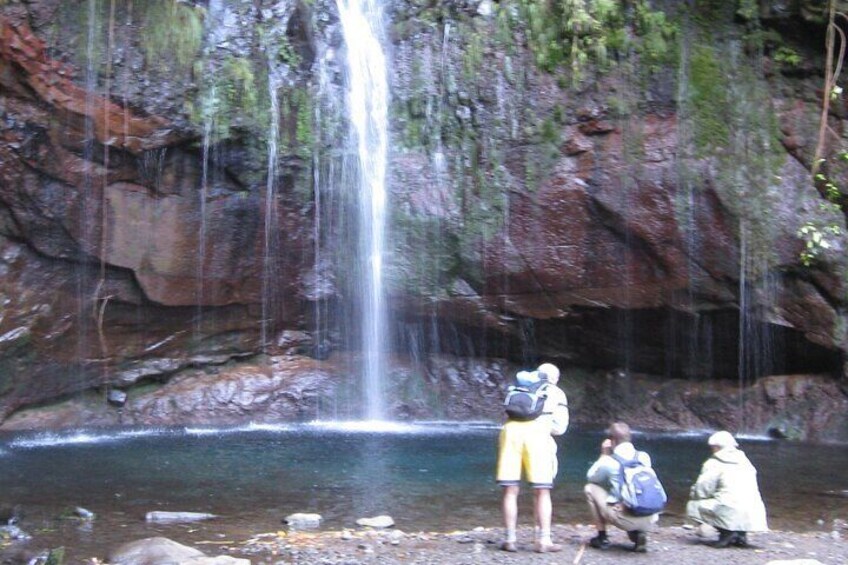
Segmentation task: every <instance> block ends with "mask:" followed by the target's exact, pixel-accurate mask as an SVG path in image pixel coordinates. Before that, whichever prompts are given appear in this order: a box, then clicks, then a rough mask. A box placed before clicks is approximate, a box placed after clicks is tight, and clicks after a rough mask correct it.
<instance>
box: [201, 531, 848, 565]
mask: <svg viewBox="0 0 848 565" xmlns="http://www.w3.org/2000/svg"><path fill="white" fill-rule="evenodd" d="M847 533H848V532H844V531H835V532H811V533H793V532H778V531H772V532H767V533H760V534H749V541H750V543H751V547H749V548H746V549H742V548H727V549H717V548H714V547H711V546H710V545H709V542H710V541H711V540H712V538H710V540H704V539H701V538H699V537H698V535H697V534H696V532H695V531H694V530H693V529H691V528H688V527H684V526H663V527H661V528H659V529H658V530H657V531H655V532H653V533H652V534H651V535H650V536H649V541H648V553H645V554H637V553H633V552H632V551H631V548H632V544H631V543H630V542H629V541H628V540H627V535H626V533H625V532H621V531H617V530H616V531H612V532H611V533H610V534H611V541H612V542H613V546H612V547H611V548H610V549H608V550H605V551H600V550H597V549H593V548H591V547H589V546H588V545H587V542H588V540H589V538H591V537H592V536H593V535H594V528H593V527H591V526H588V525H557V526H555V527H554V531H553V537H554V541H556V542H558V543H561V544H562V545H563V546H564V548H563V551H562V552H560V553H557V554H538V553H535V552H534V551H533V545H532V541H533V532H532V530H531V529H522V530H521V531H520V532H519V552H518V553H506V552H504V551H501V550H499V549H498V543H499V541H500V535H501V530H499V529H484V528H477V529H475V530H472V531H467V532H464V531H457V532H449V533H423V532H419V533H409V532H401V531H399V530H383V531H343V532H313V533H309V532H301V533H290V534H284V533H283V532H279V533H268V534H261V535H259V536H257V537H255V538H253V539H252V540H249V541H247V542H246V543H243V544H238V545H235V544H234V545H233V546H230V547H219V548H217V550H210V548H205V549H203V548H201V549H202V550H204V551H206V552H207V554H208V555H230V556H233V557H242V558H247V559H250V560H251V562H252V563H253V564H255V565H258V564H269V565H271V564H274V565H276V564H283V563H286V564H288V563H302V564H316V565H358V564H393V563H397V564H421V565H423V564H446V565H460V564H469V565H470V564H500V563H504V564H510V563H516V564H518V563H521V564H528V563H530V564H533V563H538V564H542V563H551V564H553V563H556V564H584V565H589V564H595V563H597V564H613V563H615V564H619V563H629V562H632V563H645V564H647V563H658V564H669V565H671V564H674V565H682V564H688V563H713V564H716V565H719V564H725V563H727V564H743V563H745V564H747V563H751V564H754V563H757V564H765V563H769V562H772V563H774V562H777V563H782V562H786V561H797V560H806V561H805V562H802V563H804V564H805V565H807V564H810V565H812V564H813V563H816V562H818V563H823V564H827V565H830V564H848V541H846V537H848V536H846V534H847ZM799 565H800V564H799Z"/></svg>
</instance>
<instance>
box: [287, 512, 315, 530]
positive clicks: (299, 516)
mask: <svg viewBox="0 0 848 565" xmlns="http://www.w3.org/2000/svg"><path fill="white" fill-rule="evenodd" d="M321 520H323V518H322V516H321V515H320V514H308V513H305V512H297V513H295V514H289V515H288V516H286V517H285V518H283V521H284V522H285V523H286V524H288V525H289V526H291V527H292V528H295V529H308V528H317V527H318V526H320V525H321Z"/></svg>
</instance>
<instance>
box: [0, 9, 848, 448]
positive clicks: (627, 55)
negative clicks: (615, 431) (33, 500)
mask: <svg viewBox="0 0 848 565" xmlns="http://www.w3.org/2000/svg"><path fill="white" fill-rule="evenodd" d="M590 4H591V3H590ZM676 4H677V3H670V4H669V6H668V7H666V8H667V9H668V11H667V12H662V10H663V9H664V6H663V4H662V3H659V2H655V3H652V4H648V3H645V2H636V3H633V6H630V7H629V8H628V9H626V10H623V11H622V12H621V13H620V14H619V16H618V17H617V18H616V19H612V20H609V21H603V22H601V24H602V25H600V27H599V28H592V29H593V30H594V31H591V32H590V31H587V32H586V33H585V34H577V35H575V36H569V35H568V34H562V33H561V32H560V33H561V35H560V36H558V41H559V42H560V43H561V44H562V45H564V46H566V47H568V48H569V49H570V50H569V51H567V52H568V53H571V54H582V55H581V56H580V57H576V56H575V57H574V58H569V57H567V56H565V55H564V54H563V53H562V52H559V51H554V50H550V49H548V48H547V47H545V45H547V44H546V43H543V42H540V40H539V38H540V37H543V36H544V34H543V33H542V32H544V31H545V29H543V28H540V27H539V26H540V25H541V24H540V22H539V20H538V14H537V15H536V16H534V12H533V9H534V6H536V5H535V4H534V2H532V1H531V0H525V1H521V2H514V3H501V4H495V3H492V2H490V1H489V0H483V1H482V2H464V1H457V2H440V3H437V2H394V3H391V4H389V5H387V9H386V12H387V16H388V21H389V22H390V23H389V27H388V29H387V36H388V40H389V46H388V55H389V59H390V65H389V74H390V79H391V82H392V102H391V108H390V113H391V129H392V134H391V137H392V141H393V148H392V151H391V155H390V162H389V187H390V192H391V195H390V206H391V218H390V226H389V231H390V238H389V239H390V241H391V249H390V253H389V255H388V257H387V261H386V263H387V265H386V277H385V278H386V280H387V281H388V286H389V288H388V295H389V301H390V317H391V319H392V321H393V324H392V335H393V336H394V339H393V349H394V352H395V353H394V355H393V362H392V364H391V365H392V367H393V369H392V375H390V379H389V380H390V381H391V382H392V383H393V384H392V386H391V388H392V392H391V393H390V394H389V395H388V396H389V399H390V400H391V403H392V406H391V407H390V410H389V412H390V413H391V414H392V415H393V416H394V417H401V418H403V417H408V418H466V419H467V418H497V417H499V415H500V411H499V408H498V403H499V390H500V387H501V386H502V385H503V383H504V381H505V379H507V378H508V375H509V374H510V373H511V372H512V371H514V370H515V369H516V368H517V367H518V366H521V365H524V364H527V363H530V362H533V361H535V360H536V359H539V358H544V359H549V360H553V361H555V362H557V363H558V364H559V365H560V366H562V367H564V368H566V369H568V372H567V378H566V379H565V383H566V388H567V390H570V391H571V392H572V393H573V395H574V397H575V398H579V399H580V400H579V401H578V402H577V404H576V405H574V406H576V407H577V408H576V412H575V420H576V421H578V422H583V423H603V422H604V421H605V420H606V419H608V418H611V417H629V418H631V419H633V420H634V421H636V422H637V423H640V424H641V425H643V426H652V427H665V428H687V427H730V428H733V429H748V430H749V431H754V432H765V431H767V430H769V429H772V430H775V433H781V434H784V435H791V436H793V437H817V438H830V439H834V438H842V439H845V438H846V437H848V432H847V431H846V430H848V425H846V422H845V421H844V418H843V419H840V418H838V417H836V416H833V417H830V416H829V417H827V418H823V417H822V416H821V415H820V414H818V415H816V413H815V411H811V410H809V409H808V408H809V406H812V405H820V406H822V407H823V408H826V411H827V412H828V413H829V414H845V413H846V411H845V407H846V404H848V399H846V396H845V388H846V385H845V378H846V377H845V374H844V371H845V369H844V366H843V363H844V355H845V351H846V349H848V341H846V339H847V338H846V332H845V327H846V326H845V322H846V318H845V283H844V277H845V273H846V264H845V242H844V239H843V236H841V235H835V234H832V233H830V232H827V231H825V230H826V229H827V227H829V226H831V225H839V226H842V227H843V228H844V225H845V218H844V215H842V214H841V213H839V212H838V210H835V209H833V208H830V209H827V210H821V209H820V205H821V204H822V203H823V202H825V200H824V199H823V198H822V196H821V194H819V192H817V190H816V186H817V185H816V184H815V183H813V182H812V180H811V173H810V169H811V166H812V161H813V159H814V153H815V146H816V143H817V135H818V114H819V112H820V105H821V102H822V92H821V83H822V77H821V75H822V56H823V48H822V44H823V43H822V42H823V34H822V27H821V11H820V10H819V11H818V12H816V10H815V9H814V8H815V6H812V5H809V6H808V5H807V4H804V7H803V10H801V8H798V7H797V6H795V5H794V4H793V5H792V6H788V5H787V6H783V5H782V4H781V3H779V2H761V3H760V4H759V5H758V6H757V8H758V10H757V11H756V13H751V12H750V11H745V10H744V9H743V8H745V6H747V4H750V3H746V2H742V3H740V5H739V6H736V5H733V4H734V3H715V2H707V1H703V2H701V1H696V2H694V3H690V4H691V6H690V9H689V10H679V9H678V10H673V9H672V7H673V5H676ZM719 4H722V5H719ZM537 8H538V6H537ZM817 14H818V15H817ZM590 15H593V14H590ZM545 16H546V17H547V19H549V20H550V19H553V20H556V18H562V19H563V20H562V21H565V18H566V16H567V14H563V13H562V12H553V13H550V14H546V15H545ZM534 18H536V19H534ZM556 21H559V20H556ZM60 22H61V25H60ZM802 26H807V27H802ZM587 29H588V28H587ZM598 30H600V31H598ZM540 34H541V35H540ZM820 35H821V37H820V38H819V36H820ZM810 37H815V38H816V40H815V41H814V42H813V41H810V40H809V38H810ZM600 47H603V49H601V48H600ZM343 55H344V45H343V42H342V39H341V34H340V30H339V22H338V15H337V12H336V8H335V5H334V4H333V3H330V2H322V1H316V2H314V3H298V2H290V1H271V0H261V1H257V2H252V3H245V2H237V1H213V2H208V3H205V2H195V3H190V2H180V3H177V2H171V1H170V0H156V1H153V2H148V3H129V2H117V1H116V2H107V1H104V0H90V1H89V2H87V3H84V6H83V5H80V4H79V3H69V2H61V1H59V0H53V1H49V0H39V1H32V2H26V3H23V2H15V1H11V2H6V3H4V4H3V5H2V6H0V84H2V90H0V112H2V122H1V123H0V249H2V254H0V268H2V270H3V278H2V280H0V295H2V298H3V307H2V308H3V309H2V314H0V421H2V420H4V419H5V420H7V421H6V427H23V426H34V425H39V426H44V425H80V424H81V423H86V422H87V423H89V424H93V423H98V424H119V423H123V424H127V423H132V424H139V423H160V424H161V423H166V424H167V423H181V422H188V421H203V422H218V423H235V422H240V421H245V420H262V421H271V420H280V419H303V418H312V417H315V416H324V417H326V416H328V415H329V416H331V417H346V416H350V415H356V414H357V413H358V412H357V408H356V405H357V404H358V402H359V396H358V395H359V393H358V392H357V389H358V387H357V385H356V382H355V380H356V379H355V378H353V375H355V373H356V369H355V368H356V367H357V366H358V365H359V360H358V358H357V354H356V351H355V350H356V346H355V344H356V343H357V339H356V337H355V336H356V334H357V332H358V327H359V324H358V317H359V316H360V314H359V313H358V312H357V311H356V310H357V309H356V307H355V306H352V304H354V303H355V301H354V300H353V296H354V295H355V294H356V292H357V286H356V284H355V280H356V272H357V269H358V267H357V265H356V263H355V258H354V257H351V249H350V243H349V242H350V240H351V238H352V237H354V236H355V234H356V232H357V229H358V226H356V225H353V224H355V222H354V221H352V220H351V217H352V215H351V213H350V206H351V201H353V200H355V195H352V194H351V193H350V192H348V191H347V190H346V189H347V187H348V185H349V184H350V181H349V178H350V176H349V174H348V173H347V172H346V171H347V169H348V166H347V161H346V159H345V156H344V155H343V150H342V149H343V143H342V141H341V140H343V139H345V138H346V135H347V133H346V132H347V127H348V125H347V120H346V118H345V115H344V95H343V92H344V81H345V76H344V69H343V59H344V56H343ZM584 57H585V58H584ZM272 98H273V102H275V103H273V104H272ZM843 116H844V108H843V105H842V104H841V102H840V101H838V100H836V101H834V103H833V104H832V106H831V115H830V116H829V122H828V123H829V127H830V132H831V134H830V135H829V136H828V137H827V138H826V141H827V147H826V151H825V154H826V156H827V158H828V162H827V167H826V169H825V172H826V173H827V175H828V178H830V179H833V181H834V183H835V185H836V186H837V190H839V188H838V186H839V185H840V182H839V179H841V178H842V174H843V173H842V171H841V170H840V165H839V164H838V162H837V160H836V159H831V158H830V157H831V156H835V155H837V154H838V153H839V152H840V151H841V150H842V149H843V148H842V147H841V143H842V142H841V137H842V136H841V132H842V131H843V128H844V123H843V119H842V118H843ZM272 122H273V123H275V124H276V125H277V126H278V127H277V129H275V130H272V128H270V127H269V124H271V123H272ZM272 141H273V143H272ZM271 147H273V148H276V149H277V151H276V152H274V151H273V150H269V148H271ZM269 155H271V157H270V158H271V159H272V160H273V165H274V166H273V167H271V166H269ZM269 174H270V175H271V176H270V177H269ZM842 186H844V185H842ZM839 198H843V199H844V195H842V196H840V197H839ZM837 200H838V199H837ZM805 224H809V225H810V226H813V227H814V228H815V229H816V230H818V231H820V232H821V233H825V234H826V241H827V243H828V244H829V245H830V247H829V248H827V249H825V248H818V247H817V248H816V251H817V255H816V257H815V260H814V261H813V262H812V264H811V265H809V266H804V265H802V264H801V261H800V260H799V256H800V253H801V252H802V251H803V250H804V245H805V242H804V240H803V238H799V236H798V233H797V232H798V230H799V228H801V227H802V226H804V225H805ZM786 375H794V376H791V377H788V376H786ZM802 375H803V376H802ZM764 377H767V378H764ZM801 382H803V383H804V384H803V385H801V384H797V383H801ZM616 383H618V384H616ZM622 383H627V384H626V386H624V385H623V384H622ZM792 383H795V384H792ZM740 389H741V390H742V391H743V392H742V393H739V390H740ZM778 389H780V390H778ZM781 391H782V392H781ZM81 393H84V394H81ZM124 393H126V395H125V394H124ZM740 394H742V395H743V397H740ZM644 395H647V396H644ZM740 398H741V399H742V400H744V402H743V403H740ZM816 398H818V399H819V401H817V400H815V399H816ZM107 399H111V401H112V404H109V403H108V402H107ZM825 399H826V402H825ZM58 400H67V402H65V403H64V404H61V405H59V406H58V407H54V408H45V407H43V406H42V407H41V408H38V409H36V410H27V408H28V407H32V406H35V405H45V403H46V404H48V405H50V404H52V403H54V402H56V401H58ZM743 404H744V405H746V406H747V407H748V408H746V409H744V411H743V412H742V413H740V408H739V406H740V405H743ZM805 407H806V408H805ZM745 413H747V414H748V415H749V416H750V417H748V418H747V419H746V418H744V417H743V415H744V414H745ZM799 415H803V416H799Z"/></svg>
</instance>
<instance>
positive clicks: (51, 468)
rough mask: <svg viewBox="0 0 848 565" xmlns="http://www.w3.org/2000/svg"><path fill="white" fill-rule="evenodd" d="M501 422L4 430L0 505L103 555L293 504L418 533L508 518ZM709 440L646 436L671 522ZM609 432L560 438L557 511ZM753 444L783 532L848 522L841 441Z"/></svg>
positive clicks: (577, 493)
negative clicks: (373, 428)
mask: <svg viewBox="0 0 848 565" xmlns="http://www.w3.org/2000/svg"><path fill="white" fill-rule="evenodd" d="M497 431H498V430H497V428H495V427H492V426H488V425H463V424H456V425H451V424H443V425H427V426H413V427H401V428H397V429H392V430H388V431H383V432H381V433H372V432H367V431H361V430H346V429H343V428H340V427H324V426H302V427H292V428H277V429H247V430H229V431H214V430H159V431H149V430H147V431H138V432H112V433H109V432H102V431H101V432H91V433H80V432H76V433H73V434H68V435H16V436H10V435H3V436H0V507H3V506H7V507H8V506H12V505H19V506H20V507H21V508H22V510H23V519H22V521H21V523H20V524H19V525H20V526H21V527H22V528H23V529H24V530H25V531H28V532H29V533H31V534H33V535H34V538H35V539H34V540H32V541H31V542H29V545H30V546H32V547H41V546H42V545H43V546H57V545H65V546H67V547H69V548H74V550H73V551H74V552H75V553H77V554H78V555H87V556H100V557H101V558H102V557H104V556H105V555H106V554H107V552H108V549H109V548H111V547H114V546H116V545H118V544H120V543H121V542H123V541H128V540H131V539H136V538H140V537H148V536H151V535H165V536H167V537H171V538H172V539H176V540H178V541H184V542H196V541H198V540H221V539H233V540H242V541H243V540H244V539H247V538H248V537H250V536H252V535H253V534H256V533H260V532H273V531H277V530H280V529H284V525H283V524H282V523H281V519H282V518H283V517H284V516H286V515H288V514H290V513H294V512H317V513H319V514H321V515H323V517H324V524H323V528H326V529H339V528H343V527H355V524H354V522H355V520H356V519H357V518H360V517H363V516H374V515H378V514H389V515H391V516H392V517H393V518H394V519H395V522H396V523H397V527H398V528H400V529H402V530H404V531H407V532H414V531H420V530H425V531H426V530H454V529H470V528H473V527H475V526H499V525H500V509H499V495H500V493H499V489H498V487H497V486H496V485H495V484H494V481H493V472H494V461H495V456H496V438H497ZM705 438H706V435H703V436H702V435H693V436H686V437H680V436H669V435H641V436H639V437H638V438H637V439H636V444H637V447H639V448H641V449H644V450H646V451H648V452H650V453H651V455H652V457H653V459H654V466H655V468H656V469H657V470H658V473H659V475H660V477H661V478H662V480H663V483H664V484H665V486H666V489H667V490H668V492H669V495H670V498H671V501H670V506H669V508H668V510H669V514H668V515H666V516H664V517H663V521H662V522H661V524H662V523H665V524H677V523H680V522H681V521H682V518H681V516H682V513H683V509H684V506H685V502H686V494H687V492H688V489H689V486H690V485H691V484H692V482H693V481H694V480H695V478H696V477H697V474H698V470H699V468H700V465H701V463H702V462H703V460H704V459H705V458H706V457H707V455H708V450H707V447H706V439H705ZM601 439H602V437H601V435H600V433H594V432H579V431H574V430H572V431H569V432H568V433H567V434H566V436H564V437H563V438H561V439H560V442H559V443H560V451H559V453H560V473H559V477H558V482H557V485H556V488H555V490H554V513H555V521H557V522H568V523H578V522H582V523H585V522H587V521H588V514H587V511H586V508H585V503H584V500H583V496H582V485H583V478H584V476H585V472H586V469H587V468H588V466H589V465H590V464H591V462H592V461H593V460H594V459H595V457H596V455H597V446H598V445H599V443H600V441H601ZM742 444H743V449H745V451H746V452H747V453H748V455H749V457H750V458H751V460H752V461H753V462H754V464H755V465H756V466H757V467H758V469H759V471H760V488H761V490H762V492H763V496H764V498H765V501H766V506H767V508H768V511H769V521H770V525H771V527H772V528H774V529H792V530H814V529H820V528H824V527H827V526H829V525H830V524H831V522H832V520H833V519H834V518H842V519H845V518H848V499H846V498H841V497H835V496H827V495H825V494H823V493H825V492H827V491H845V490H846V489H848V472H846V469H848V449H846V448H845V447H844V446H833V445H811V444H790V443H781V442H770V441H762V440H752V441H743V442H742ZM525 490H527V489H525ZM525 495H529V492H525ZM530 501H531V499H530V496H523V497H522V521H526V522H528V523H529V522H530V520H531V518H530V517H531V516H532V513H531V509H530ZM74 506H82V507H85V508H87V509H89V510H91V511H93V512H95V513H96V514H97V519H96V520H95V521H94V522H93V523H92V524H88V525H83V526H81V525H80V524H79V523H78V522H75V521H72V520H60V519H58V516H59V515H60V514H61V512H62V510H64V509H65V508H67V507H74ZM152 510H169V511H192V512H211V513H214V514H218V515H220V516H221V517H220V518H219V519H217V520H213V521H210V522H205V523H201V524H192V525H170V526H163V525H152V524H146V523H144V515H145V514H146V513H147V512H149V511H152ZM819 520H823V521H824V525H821V523H820V522H819Z"/></svg>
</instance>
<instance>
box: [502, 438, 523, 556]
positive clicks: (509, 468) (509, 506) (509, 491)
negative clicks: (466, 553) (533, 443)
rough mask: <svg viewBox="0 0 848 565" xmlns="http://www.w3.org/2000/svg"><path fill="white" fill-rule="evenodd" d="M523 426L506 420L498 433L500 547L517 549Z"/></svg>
mask: <svg viewBox="0 0 848 565" xmlns="http://www.w3.org/2000/svg"><path fill="white" fill-rule="evenodd" d="M523 435H524V434H523V426H521V425H520V424H518V425H516V423H514V422H507V423H506V424H505V425H504V427H503V429H502V430H501V434H500V441H499V446H498V469H497V477H496V478H497V481H498V484H499V485H501V486H502V487H503V498H502V500H501V509H502V510H503V519H504V527H505V530H506V531H505V536H504V542H503V543H502V544H501V549H503V550H505V551H517V547H516V539H517V537H516V531H517V529H518V491H519V488H520V486H519V485H520V481H521V467H522V459H523V452H524V440H523Z"/></svg>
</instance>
